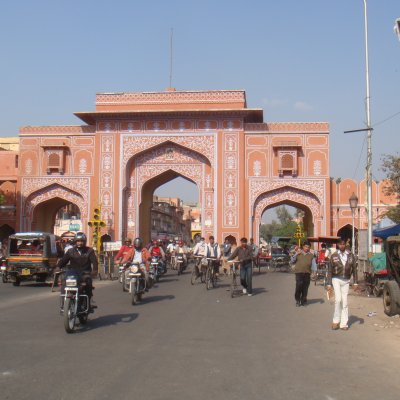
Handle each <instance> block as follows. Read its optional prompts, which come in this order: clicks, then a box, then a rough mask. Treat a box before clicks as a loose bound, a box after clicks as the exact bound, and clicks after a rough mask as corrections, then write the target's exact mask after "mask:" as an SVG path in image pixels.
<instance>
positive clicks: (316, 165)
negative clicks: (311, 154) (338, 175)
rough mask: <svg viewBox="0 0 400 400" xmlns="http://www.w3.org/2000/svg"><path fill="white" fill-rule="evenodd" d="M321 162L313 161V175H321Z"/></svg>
mask: <svg viewBox="0 0 400 400" xmlns="http://www.w3.org/2000/svg"><path fill="white" fill-rule="evenodd" d="M321 171H322V163H321V161H320V160H315V161H314V175H321Z"/></svg>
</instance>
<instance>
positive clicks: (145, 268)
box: [122, 237, 151, 291]
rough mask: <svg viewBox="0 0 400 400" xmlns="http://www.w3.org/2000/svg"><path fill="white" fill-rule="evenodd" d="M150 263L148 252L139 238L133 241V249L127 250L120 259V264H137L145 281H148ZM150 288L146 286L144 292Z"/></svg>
mask: <svg viewBox="0 0 400 400" xmlns="http://www.w3.org/2000/svg"><path fill="white" fill-rule="evenodd" d="M150 261H151V254H150V252H149V250H147V249H146V247H143V241H142V239H141V238H139V237H137V238H136V239H135V240H134V241H133V247H132V248H131V249H130V250H129V252H128V253H127V254H125V256H124V257H123V259H122V263H123V264H125V263H128V262H129V263H139V265H140V269H141V271H142V273H143V274H145V276H146V281H148V277H149V274H148V272H149V266H150ZM148 287H150V285H146V291H147V290H148V289H147V288H148Z"/></svg>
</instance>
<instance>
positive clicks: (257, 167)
mask: <svg viewBox="0 0 400 400" xmlns="http://www.w3.org/2000/svg"><path fill="white" fill-rule="evenodd" d="M253 175H254V176H260V175H261V162H260V161H258V160H256V161H254V163H253Z"/></svg>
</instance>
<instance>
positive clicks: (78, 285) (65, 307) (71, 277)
mask: <svg viewBox="0 0 400 400" xmlns="http://www.w3.org/2000/svg"><path fill="white" fill-rule="evenodd" d="M85 289H86V283H85V282H83V281H82V279H81V278H80V276H79V274H78V273H77V272H76V271H73V270H71V271H66V272H65V289H64V293H63V294H61V295H60V296H61V313H62V314H64V328H65V331H66V332H67V333H72V332H73V331H74V329H75V324H76V319H78V320H79V323H80V324H81V325H85V324H86V322H87V320H88V315H89V313H90V299H89V296H88V295H87V293H86V290H85Z"/></svg>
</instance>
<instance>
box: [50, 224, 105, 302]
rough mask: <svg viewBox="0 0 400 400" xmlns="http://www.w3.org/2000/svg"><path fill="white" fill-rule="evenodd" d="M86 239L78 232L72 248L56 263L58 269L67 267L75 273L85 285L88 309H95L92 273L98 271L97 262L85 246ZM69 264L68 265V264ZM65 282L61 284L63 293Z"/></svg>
mask: <svg viewBox="0 0 400 400" xmlns="http://www.w3.org/2000/svg"><path fill="white" fill-rule="evenodd" d="M86 242H87V238H86V235H85V234H84V233H83V232H78V233H77V234H76V235H75V238H74V246H73V247H71V248H70V249H69V250H68V251H67V252H66V253H65V254H64V256H63V258H62V259H61V260H60V261H59V262H58V265H57V267H58V268H59V269H62V268H65V267H67V268H68V269H69V270H74V271H76V272H77V273H78V274H79V275H80V278H81V279H82V281H84V282H85V283H86V294H87V295H88V297H89V304H90V308H91V309H93V308H97V306H96V304H95V302H94V301H93V300H92V297H93V284H92V277H91V273H92V271H93V270H94V271H98V261H97V257H96V254H95V252H94V250H93V249H92V248H91V247H88V246H86ZM68 263H69V264H68ZM64 287H65V282H64V281H63V283H62V291H63V292H64Z"/></svg>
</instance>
